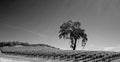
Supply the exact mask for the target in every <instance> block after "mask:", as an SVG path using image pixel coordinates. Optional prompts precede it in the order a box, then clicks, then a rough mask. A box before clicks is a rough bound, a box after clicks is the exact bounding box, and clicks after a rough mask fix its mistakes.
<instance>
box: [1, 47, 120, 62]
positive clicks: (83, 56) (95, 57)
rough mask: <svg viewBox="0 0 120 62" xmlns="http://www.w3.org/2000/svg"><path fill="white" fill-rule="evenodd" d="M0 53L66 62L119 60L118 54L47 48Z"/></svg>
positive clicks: (12, 50)
mask: <svg viewBox="0 0 120 62" xmlns="http://www.w3.org/2000/svg"><path fill="white" fill-rule="evenodd" d="M1 52H2V53H4V54H10V55H14V56H24V57H30V58H35V57H36V58H43V59H47V60H50V59H51V60H58V61H68V62H71V61H72V62H81V61H82V62H101V61H102V62H111V61H114V62H115V60H117V59H120V53H119V52H112V51H85V50H82V51H80V50H76V51H73V50H61V49H57V48H52V47H48V46H44V47H43V46H24V47H3V48H2V49H1Z"/></svg>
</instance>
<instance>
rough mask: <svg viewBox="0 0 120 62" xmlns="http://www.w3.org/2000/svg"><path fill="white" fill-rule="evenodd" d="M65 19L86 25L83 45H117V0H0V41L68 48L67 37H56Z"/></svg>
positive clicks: (119, 10)
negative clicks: (84, 43)
mask: <svg viewBox="0 0 120 62" xmlns="http://www.w3.org/2000/svg"><path fill="white" fill-rule="evenodd" d="M68 20H78V21H80V22H81V24H82V26H81V27H82V28H84V29H86V33H87V34H88V39H89V40H88V43H87V45H86V49H91V50H110V49H117V48H120V46H119V44H120V38H119V37H120V24H119V23H120V0H0V41H9V40H10V41H12V40H18V41H23V42H29V43H45V44H49V45H53V46H55V47H59V48H62V49H70V48H69V45H70V42H69V40H64V39H63V40H62V39H61V40H60V39H59V38H58V31H59V26H60V25H61V24H62V23H63V22H65V21H68ZM77 49H81V43H80V42H79V44H78V47H77Z"/></svg>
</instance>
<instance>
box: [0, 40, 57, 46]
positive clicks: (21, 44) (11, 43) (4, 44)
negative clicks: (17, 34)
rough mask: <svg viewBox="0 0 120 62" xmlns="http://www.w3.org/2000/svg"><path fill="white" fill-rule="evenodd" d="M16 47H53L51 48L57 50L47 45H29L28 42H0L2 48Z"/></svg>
mask: <svg viewBox="0 0 120 62" xmlns="http://www.w3.org/2000/svg"><path fill="white" fill-rule="evenodd" d="M5 46H8V47H15V46H41V47H44V46H45V47H51V48H55V47H53V46H50V45H47V44H29V43H27V42H20V41H7V42H6V41H2V42H0V48H1V47H5Z"/></svg>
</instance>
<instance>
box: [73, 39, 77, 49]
mask: <svg viewBox="0 0 120 62" xmlns="http://www.w3.org/2000/svg"><path fill="white" fill-rule="evenodd" d="M76 43H77V39H75V43H74V47H73V50H75V49H76Z"/></svg>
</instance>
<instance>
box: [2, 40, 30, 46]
mask: <svg viewBox="0 0 120 62" xmlns="http://www.w3.org/2000/svg"><path fill="white" fill-rule="evenodd" d="M17 45H21V46H29V43H27V42H26V43H25V42H20V41H7V42H6V41H2V42H0V47H5V46H8V47H14V46H17Z"/></svg>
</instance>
